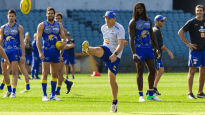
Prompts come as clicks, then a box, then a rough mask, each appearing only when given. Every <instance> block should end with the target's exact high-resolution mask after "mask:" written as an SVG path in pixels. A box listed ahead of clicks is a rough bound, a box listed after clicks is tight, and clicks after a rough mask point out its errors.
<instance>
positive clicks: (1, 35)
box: [0, 26, 4, 46]
mask: <svg viewBox="0 0 205 115" xmlns="http://www.w3.org/2000/svg"><path fill="white" fill-rule="evenodd" d="M3 39H4V26H1V29H0V46H2V43H3Z"/></svg>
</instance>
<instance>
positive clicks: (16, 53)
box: [1, 49, 22, 62]
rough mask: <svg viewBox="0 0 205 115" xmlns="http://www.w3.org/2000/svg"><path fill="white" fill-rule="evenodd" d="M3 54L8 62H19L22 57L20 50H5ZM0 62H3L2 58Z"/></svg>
mask: <svg viewBox="0 0 205 115" xmlns="http://www.w3.org/2000/svg"><path fill="white" fill-rule="evenodd" d="M5 53H6V55H7V57H8V59H9V61H10V62H12V61H20V57H21V56H22V52H21V49H16V50H5ZM1 62H4V58H1Z"/></svg>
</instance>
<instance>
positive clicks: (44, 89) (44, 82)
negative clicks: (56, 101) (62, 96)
mask: <svg viewBox="0 0 205 115" xmlns="http://www.w3.org/2000/svg"><path fill="white" fill-rule="evenodd" d="M41 85H42V90H43V96H47V93H46V89H47V80H42V81H41Z"/></svg>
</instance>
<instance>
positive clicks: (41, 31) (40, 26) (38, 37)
mask: <svg viewBox="0 0 205 115" xmlns="http://www.w3.org/2000/svg"><path fill="white" fill-rule="evenodd" d="M43 28H44V24H43V23H40V24H39V25H38V29H37V40H36V43H37V48H38V52H39V56H40V58H41V59H44V55H43V53H42V47H41V38H42V35H43Z"/></svg>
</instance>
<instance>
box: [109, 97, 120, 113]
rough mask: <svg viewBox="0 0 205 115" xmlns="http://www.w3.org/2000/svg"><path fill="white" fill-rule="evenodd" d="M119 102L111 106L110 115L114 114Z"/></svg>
mask: <svg viewBox="0 0 205 115" xmlns="http://www.w3.org/2000/svg"><path fill="white" fill-rule="evenodd" d="M118 103H119V101H118V100H117V104H112V106H111V110H110V113H116V112H117V106H118Z"/></svg>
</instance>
